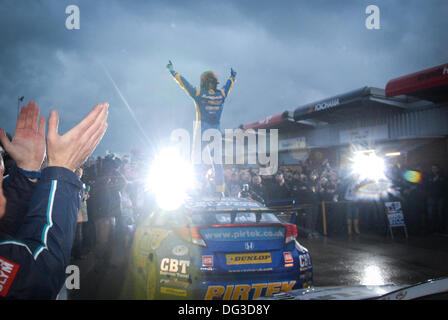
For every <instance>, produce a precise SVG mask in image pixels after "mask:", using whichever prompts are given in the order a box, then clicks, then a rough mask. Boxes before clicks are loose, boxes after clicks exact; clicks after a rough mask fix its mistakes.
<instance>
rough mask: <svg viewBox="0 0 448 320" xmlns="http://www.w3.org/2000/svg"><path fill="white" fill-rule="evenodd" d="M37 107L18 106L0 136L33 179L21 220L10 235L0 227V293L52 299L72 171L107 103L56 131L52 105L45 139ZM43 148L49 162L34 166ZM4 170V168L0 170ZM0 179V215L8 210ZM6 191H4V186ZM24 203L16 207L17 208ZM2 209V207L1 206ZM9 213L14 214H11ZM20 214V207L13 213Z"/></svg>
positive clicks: (99, 130) (73, 188)
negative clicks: (11, 129)
mask: <svg viewBox="0 0 448 320" xmlns="http://www.w3.org/2000/svg"><path fill="white" fill-rule="evenodd" d="M38 113H39V108H38V107H37V106H36V105H35V104H29V105H27V106H25V107H23V108H22V111H21V113H20V115H19V118H18V121H17V126H16V132H15V134H14V138H13V140H12V141H9V139H8V138H7V137H6V135H5V133H4V131H3V130H0V140H1V142H2V144H3V146H4V148H5V150H6V151H7V152H8V153H9V154H10V155H11V156H12V158H13V159H14V160H15V162H16V165H17V170H18V171H20V172H21V174H23V175H24V176H25V177H27V178H28V179H30V180H34V181H36V180H37V182H36V185H35V187H34V192H33V194H32V198H31V200H30V203H29V205H28V209H27V212H26V215H24V216H23V221H22V222H21V224H20V225H19V226H18V227H17V231H16V232H15V234H14V236H12V235H11V234H7V233H0V299H1V298H3V299H55V298H56V297H57V294H58V292H59V291H60V290H61V288H62V286H63V284H64V280H65V276H66V274H65V270H66V267H67V266H68V264H69V262H70V253H71V249H72V244H73V239H74V232H75V229H76V222H77V215H78V210H79V205H80V190H81V188H82V183H81V181H80V180H79V179H78V177H77V176H76V175H75V173H74V170H75V169H76V168H78V167H79V166H80V165H81V164H82V163H83V162H84V161H85V160H86V159H87V157H88V156H89V155H90V154H91V153H92V152H93V150H94V149H95V148H96V146H97V145H98V143H99V141H100V140H101V139H102V137H103V135H104V133H105V131H106V128H107V123H106V120H107V115H108V104H107V103H103V104H99V105H97V106H95V108H94V109H93V110H92V111H91V112H90V113H89V114H88V115H87V116H86V117H85V118H84V119H83V120H82V121H81V122H80V123H79V124H78V125H77V126H75V127H74V128H73V129H71V130H70V131H68V132H67V133H65V134H64V135H59V134H58V119H59V117H58V114H57V112H56V111H54V110H53V111H51V114H50V118H49V120H48V134H47V139H45V118H43V117H41V121H40V126H39V128H38V124H37V123H38V120H37V117H38ZM45 152H46V153H47V155H48V166H47V167H46V168H45V169H43V170H42V171H39V169H40V166H41V164H42V161H43V158H44V156H45ZM0 162H1V161H0ZM0 171H1V172H2V176H3V170H0ZM2 182H3V179H1V182H0V221H1V219H2V217H3V216H4V215H5V214H9V212H8V210H15V209H17V208H18V207H9V208H8V206H7V202H8V201H17V199H13V198H12V199H7V198H5V196H4V194H3V188H2ZM5 193H7V192H5ZM22 209H23V208H19V210H22ZM5 211H6V212H5ZM12 216H14V215H12ZM18 216H19V217H22V213H18Z"/></svg>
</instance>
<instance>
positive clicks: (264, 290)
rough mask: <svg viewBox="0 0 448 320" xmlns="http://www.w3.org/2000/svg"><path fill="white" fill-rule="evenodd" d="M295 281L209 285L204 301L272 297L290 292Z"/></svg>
mask: <svg viewBox="0 0 448 320" xmlns="http://www.w3.org/2000/svg"><path fill="white" fill-rule="evenodd" d="M295 284H296V281H295V280H293V281H283V282H265V283H253V284H229V285H226V286H222V285H210V286H208V287H207V292H206V294H205V297H204V298H205V300H218V299H219V300H221V299H222V300H249V298H250V297H252V299H257V298H259V297H261V296H267V297H269V296H272V295H273V294H274V293H278V292H285V291H290V290H292V288H293V287H294V285H295Z"/></svg>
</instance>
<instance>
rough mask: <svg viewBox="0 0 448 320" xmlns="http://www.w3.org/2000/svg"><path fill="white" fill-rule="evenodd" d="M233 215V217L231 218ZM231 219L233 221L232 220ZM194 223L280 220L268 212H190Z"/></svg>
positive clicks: (274, 221) (241, 222) (214, 223)
mask: <svg viewBox="0 0 448 320" xmlns="http://www.w3.org/2000/svg"><path fill="white" fill-rule="evenodd" d="M232 215H234V219H232ZM232 220H233V221H232ZM192 221H193V224H194V225H216V224H222V225H225V224H247V223H249V224H250V223H254V224H255V223H279V222H280V220H279V219H278V218H277V217H276V216H275V214H273V213H270V212H263V213H261V212H258V213H257V212H225V213H215V212H198V213H193V214H192Z"/></svg>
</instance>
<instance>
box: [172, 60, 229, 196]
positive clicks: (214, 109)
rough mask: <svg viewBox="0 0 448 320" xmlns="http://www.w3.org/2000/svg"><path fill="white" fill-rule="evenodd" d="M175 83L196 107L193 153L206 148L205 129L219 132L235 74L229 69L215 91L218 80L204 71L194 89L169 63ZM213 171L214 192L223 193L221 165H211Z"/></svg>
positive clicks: (212, 74) (211, 73) (209, 72)
mask: <svg viewBox="0 0 448 320" xmlns="http://www.w3.org/2000/svg"><path fill="white" fill-rule="evenodd" d="M166 67H167V69H168V70H169V71H170V73H171V75H172V76H173V77H174V79H175V80H176V81H177V83H178V84H179V85H180V86H181V87H182V88H183V89H184V90H185V91H186V92H187V94H188V95H189V96H190V97H191V98H193V100H194V104H195V107H196V123H195V128H194V134H193V152H194V150H196V148H195V145H196V144H197V143H199V144H200V148H198V150H201V151H202V149H203V148H205V147H206V145H202V138H201V137H202V133H203V132H204V131H205V130H207V129H216V130H219V131H221V127H220V122H221V115H222V111H223V106H224V101H225V99H226V98H227V96H228V95H229V93H230V90H232V86H233V84H234V83H235V76H236V72H235V71H234V70H233V69H230V77H229V79H228V80H227V82H226V84H225V85H224V86H223V87H222V88H221V89H217V85H218V78H217V77H216V75H215V73H214V72H212V71H205V72H204V73H202V75H201V86H200V88H198V89H197V88H195V87H194V86H192V85H191V84H190V83H189V82H188V81H187V80H186V79H185V78H184V77H183V76H181V75H180V73H178V72H176V71H174V67H173V64H172V63H171V61H169V63H168V65H167V66H166ZM213 167H214V171H215V184H216V192H218V193H223V192H224V191H225V184H224V169H223V167H222V164H220V163H215V164H213Z"/></svg>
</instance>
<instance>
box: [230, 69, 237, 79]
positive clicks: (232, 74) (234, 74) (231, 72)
mask: <svg viewBox="0 0 448 320" xmlns="http://www.w3.org/2000/svg"><path fill="white" fill-rule="evenodd" d="M230 76H231V77H232V78H234V79H235V77H236V71H235V70H233V69H232V68H230Z"/></svg>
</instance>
